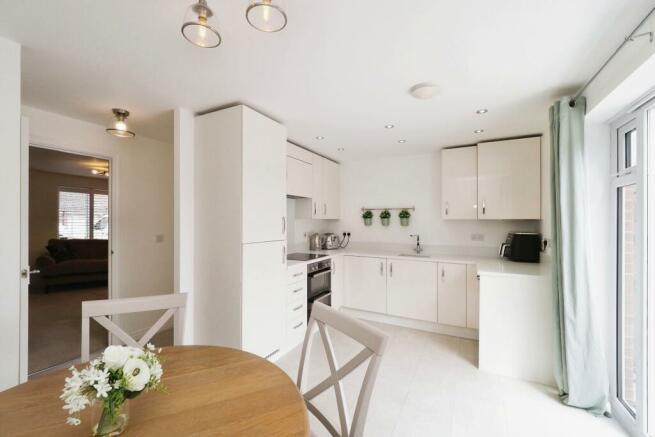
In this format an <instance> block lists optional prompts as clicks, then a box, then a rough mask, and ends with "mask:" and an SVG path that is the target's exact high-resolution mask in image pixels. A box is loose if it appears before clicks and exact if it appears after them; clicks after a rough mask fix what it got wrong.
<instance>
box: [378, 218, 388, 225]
mask: <svg viewBox="0 0 655 437" xmlns="http://www.w3.org/2000/svg"><path fill="white" fill-rule="evenodd" d="M380 221H381V222H382V226H389V222H390V219H388V218H380Z"/></svg>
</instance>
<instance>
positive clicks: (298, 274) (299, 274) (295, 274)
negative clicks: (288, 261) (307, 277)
mask: <svg viewBox="0 0 655 437" xmlns="http://www.w3.org/2000/svg"><path fill="white" fill-rule="evenodd" d="M302 275H303V272H298V273H294V274H293V277H294V278H297V277H298V276H302Z"/></svg>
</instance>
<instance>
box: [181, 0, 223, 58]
mask: <svg viewBox="0 0 655 437" xmlns="http://www.w3.org/2000/svg"><path fill="white" fill-rule="evenodd" d="M213 16H214V12H213V11H212V10H211V8H210V7H209V6H208V5H207V0H198V3H194V4H192V5H191V6H189V8H188V9H187V12H186V15H185V17H184V24H182V35H184V38H186V40H187V41H189V42H190V43H191V44H193V45H195V46H198V47H202V48H205V49H211V48H214V47H218V46H219V45H220V44H221V35H220V34H219V33H218V31H216V29H215V28H214V26H213V25H212V23H213V21H214V20H212V19H211V18H212V17H213Z"/></svg>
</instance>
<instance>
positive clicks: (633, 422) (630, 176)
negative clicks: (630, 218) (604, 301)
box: [610, 108, 655, 436]
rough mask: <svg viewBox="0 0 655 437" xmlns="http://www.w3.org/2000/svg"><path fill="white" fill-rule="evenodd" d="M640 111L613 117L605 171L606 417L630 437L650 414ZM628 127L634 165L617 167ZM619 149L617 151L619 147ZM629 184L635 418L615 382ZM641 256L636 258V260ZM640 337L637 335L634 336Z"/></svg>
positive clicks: (648, 246) (645, 183)
mask: <svg viewBox="0 0 655 437" xmlns="http://www.w3.org/2000/svg"><path fill="white" fill-rule="evenodd" d="M646 109H647V108H643V109H642V110H641V111H636V112H633V113H629V114H626V115H624V116H622V117H620V118H618V119H617V120H616V121H615V122H614V123H612V125H611V130H610V132H611V147H612V149H611V165H612V167H611V172H610V181H611V182H610V186H611V204H610V214H611V217H612V219H611V223H612V234H611V238H612V242H613V243H612V246H611V247H612V248H613V253H612V257H613V262H612V283H611V287H612V291H613V293H612V296H613V299H612V302H611V307H612V314H613V315H614V318H613V320H610V322H611V323H614V324H615V328H616V329H614V330H613V332H614V336H615V337H614V338H613V339H612V340H613V341H612V348H611V350H610V354H611V356H610V357H611V359H610V363H611V365H610V403H611V407H612V413H613V415H614V417H615V418H616V419H617V420H618V421H619V422H620V423H621V424H622V425H623V426H624V427H625V428H626V429H627V430H628V431H629V432H630V433H631V434H632V435H634V436H644V435H647V434H646V430H647V426H648V418H649V416H650V414H649V409H648V405H647V390H646V386H647V384H646V382H647V372H646V369H647V360H646V351H647V349H646V344H647V340H648V337H649V335H647V333H646V330H645V327H646V320H647V318H646V316H647V311H646V307H647V305H646V295H645V293H644V290H648V288H647V285H648V282H647V270H648V269H647V268H646V266H647V264H646V262H647V260H648V258H647V250H649V249H650V250H652V246H653V244H645V243H646V240H645V237H646V236H647V235H649V234H652V235H653V236H654V237H655V228H653V229H652V232H649V233H647V223H648V220H647V218H648V211H647V206H648V208H649V209H652V208H654V207H655V202H653V201H650V202H647V201H646V200H647V198H648V197H647V196H648V193H649V191H652V190H648V181H647V178H646V168H653V166H652V165H651V163H650V162H648V154H647V147H645V144H646V134H645V133H646V120H645V114H646ZM633 128H636V129H637V164H636V165H634V166H632V167H629V168H623V164H624V160H625V155H624V152H625V148H624V147H623V144H622V141H621V138H622V135H624V134H625V133H626V132H629V131H630V130H632V129H633ZM619 146H622V147H619ZM632 184H635V185H636V187H637V200H636V205H635V216H636V217H637V222H636V227H635V230H634V232H635V254H636V256H637V258H638V259H637V260H636V262H635V298H636V300H637V302H641V303H643V305H640V304H637V308H638V309H639V308H641V309H642V311H637V312H636V314H635V325H634V328H635V333H636V336H635V351H634V360H635V366H636V377H637V384H636V406H635V415H634V416H633V415H632V414H631V412H630V409H629V408H628V407H627V406H626V405H625V404H624V403H623V401H622V400H620V399H619V395H618V391H619V390H618V389H619V387H618V380H619V378H620V375H619V371H620V367H619V360H620V355H619V350H618V341H619V338H622V337H621V335H622V333H621V328H622V326H621V323H619V322H620V320H621V319H620V318H619V310H620V306H619V304H620V302H619V299H618V298H619V279H620V278H619V275H618V273H619V262H620V258H619V244H618V242H619V225H620V219H619V209H618V201H619V197H618V190H619V189H620V188H621V187H625V186H629V185H632ZM639 258H641V259H639ZM639 334H641V335H639Z"/></svg>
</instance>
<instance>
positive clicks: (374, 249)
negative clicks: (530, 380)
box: [287, 244, 550, 276]
mask: <svg viewBox="0 0 655 437" xmlns="http://www.w3.org/2000/svg"><path fill="white" fill-rule="evenodd" d="M296 252H302V253H318V254H325V255H327V256H328V257H334V256H340V255H351V256H368V257H381V258H388V259H400V260H412V261H422V262H451V263H461V264H475V265H476V266H477V270H478V275H481V276H484V275H490V276H491V275H493V276H507V275H523V276H543V275H546V274H549V272H550V267H549V263H547V262H543V261H542V262H541V263H538V264H536V263H518V262H513V261H508V260H506V259H501V258H499V257H498V256H491V255H489V250H488V249H487V250H484V249H483V250H479V251H478V253H475V252H476V251H475V249H471V248H439V247H434V248H432V247H426V248H425V250H424V252H422V253H421V255H427V256H425V257H416V256H401V255H400V254H401V253H402V254H412V253H413V251H412V248H411V247H407V246H403V247H400V248H399V247H395V246H394V247H389V246H382V245H379V246H376V245H371V244H367V245H361V244H360V245H354V244H353V245H352V247H347V248H345V249H334V250H321V251H310V250H307V249H303V248H294V249H293V250H290V251H289V253H296ZM480 252H482V253H480ZM485 252H486V253H485ZM315 261H318V260H317V259H315V260H309V261H287V266H288V267H294V266H297V265H300V264H305V265H306V264H309V263H312V262H315Z"/></svg>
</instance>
